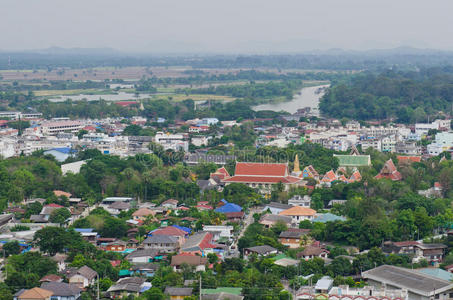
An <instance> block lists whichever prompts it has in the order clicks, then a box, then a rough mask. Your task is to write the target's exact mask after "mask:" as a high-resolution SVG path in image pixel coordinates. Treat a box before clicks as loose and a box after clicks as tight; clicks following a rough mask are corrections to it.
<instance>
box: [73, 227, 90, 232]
mask: <svg viewBox="0 0 453 300" xmlns="http://www.w3.org/2000/svg"><path fill="white" fill-rule="evenodd" d="M74 230H75V231H77V232H93V230H94V229H93V228H74Z"/></svg>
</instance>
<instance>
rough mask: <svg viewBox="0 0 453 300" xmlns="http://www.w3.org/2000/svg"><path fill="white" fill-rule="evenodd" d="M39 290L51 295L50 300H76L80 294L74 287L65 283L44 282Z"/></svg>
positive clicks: (78, 289)
mask: <svg viewBox="0 0 453 300" xmlns="http://www.w3.org/2000/svg"><path fill="white" fill-rule="evenodd" d="M41 288H42V289H45V290H48V291H51V292H52V293H53V295H52V297H51V299H52V300H77V299H79V298H80V294H81V293H82V290H81V289H80V288H79V287H77V286H76V285H73V284H68V283H65V282H44V283H43V284H41Z"/></svg>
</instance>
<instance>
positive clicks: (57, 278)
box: [39, 274, 63, 282]
mask: <svg viewBox="0 0 453 300" xmlns="http://www.w3.org/2000/svg"><path fill="white" fill-rule="evenodd" d="M62 281H63V278H61V276H58V275H55V274H49V275H46V276H44V277H43V278H41V279H40V280H39V282H62Z"/></svg>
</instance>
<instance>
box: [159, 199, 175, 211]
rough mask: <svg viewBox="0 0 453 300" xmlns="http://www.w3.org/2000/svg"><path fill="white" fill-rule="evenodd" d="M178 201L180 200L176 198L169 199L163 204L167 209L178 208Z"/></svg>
mask: <svg viewBox="0 0 453 300" xmlns="http://www.w3.org/2000/svg"><path fill="white" fill-rule="evenodd" d="M178 202H179V201H178V200H176V199H168V200H166V201H164V202H162V204H161V206H162V207H165V208H167V209H176V207H178Z"/></svg>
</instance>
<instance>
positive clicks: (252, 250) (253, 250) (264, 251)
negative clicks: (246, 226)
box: [244, 245, 278, 259]
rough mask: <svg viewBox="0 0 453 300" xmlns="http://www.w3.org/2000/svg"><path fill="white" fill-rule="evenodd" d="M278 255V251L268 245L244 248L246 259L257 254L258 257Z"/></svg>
mask: <svg viewBox="0 0 453 300" xmlns="http://www.w3.org/2000/svg"><path fill="white" fill-rule="evenodd" d="M277 253H278V250H277V249H275V248H274V247H271V246H268V245H263V246H254V247H249V248H244V257H245V258H246V259H248V257H249V256H250V255H252V254H256V255H257V256H268V255H271V254H277Z"/></svg>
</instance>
